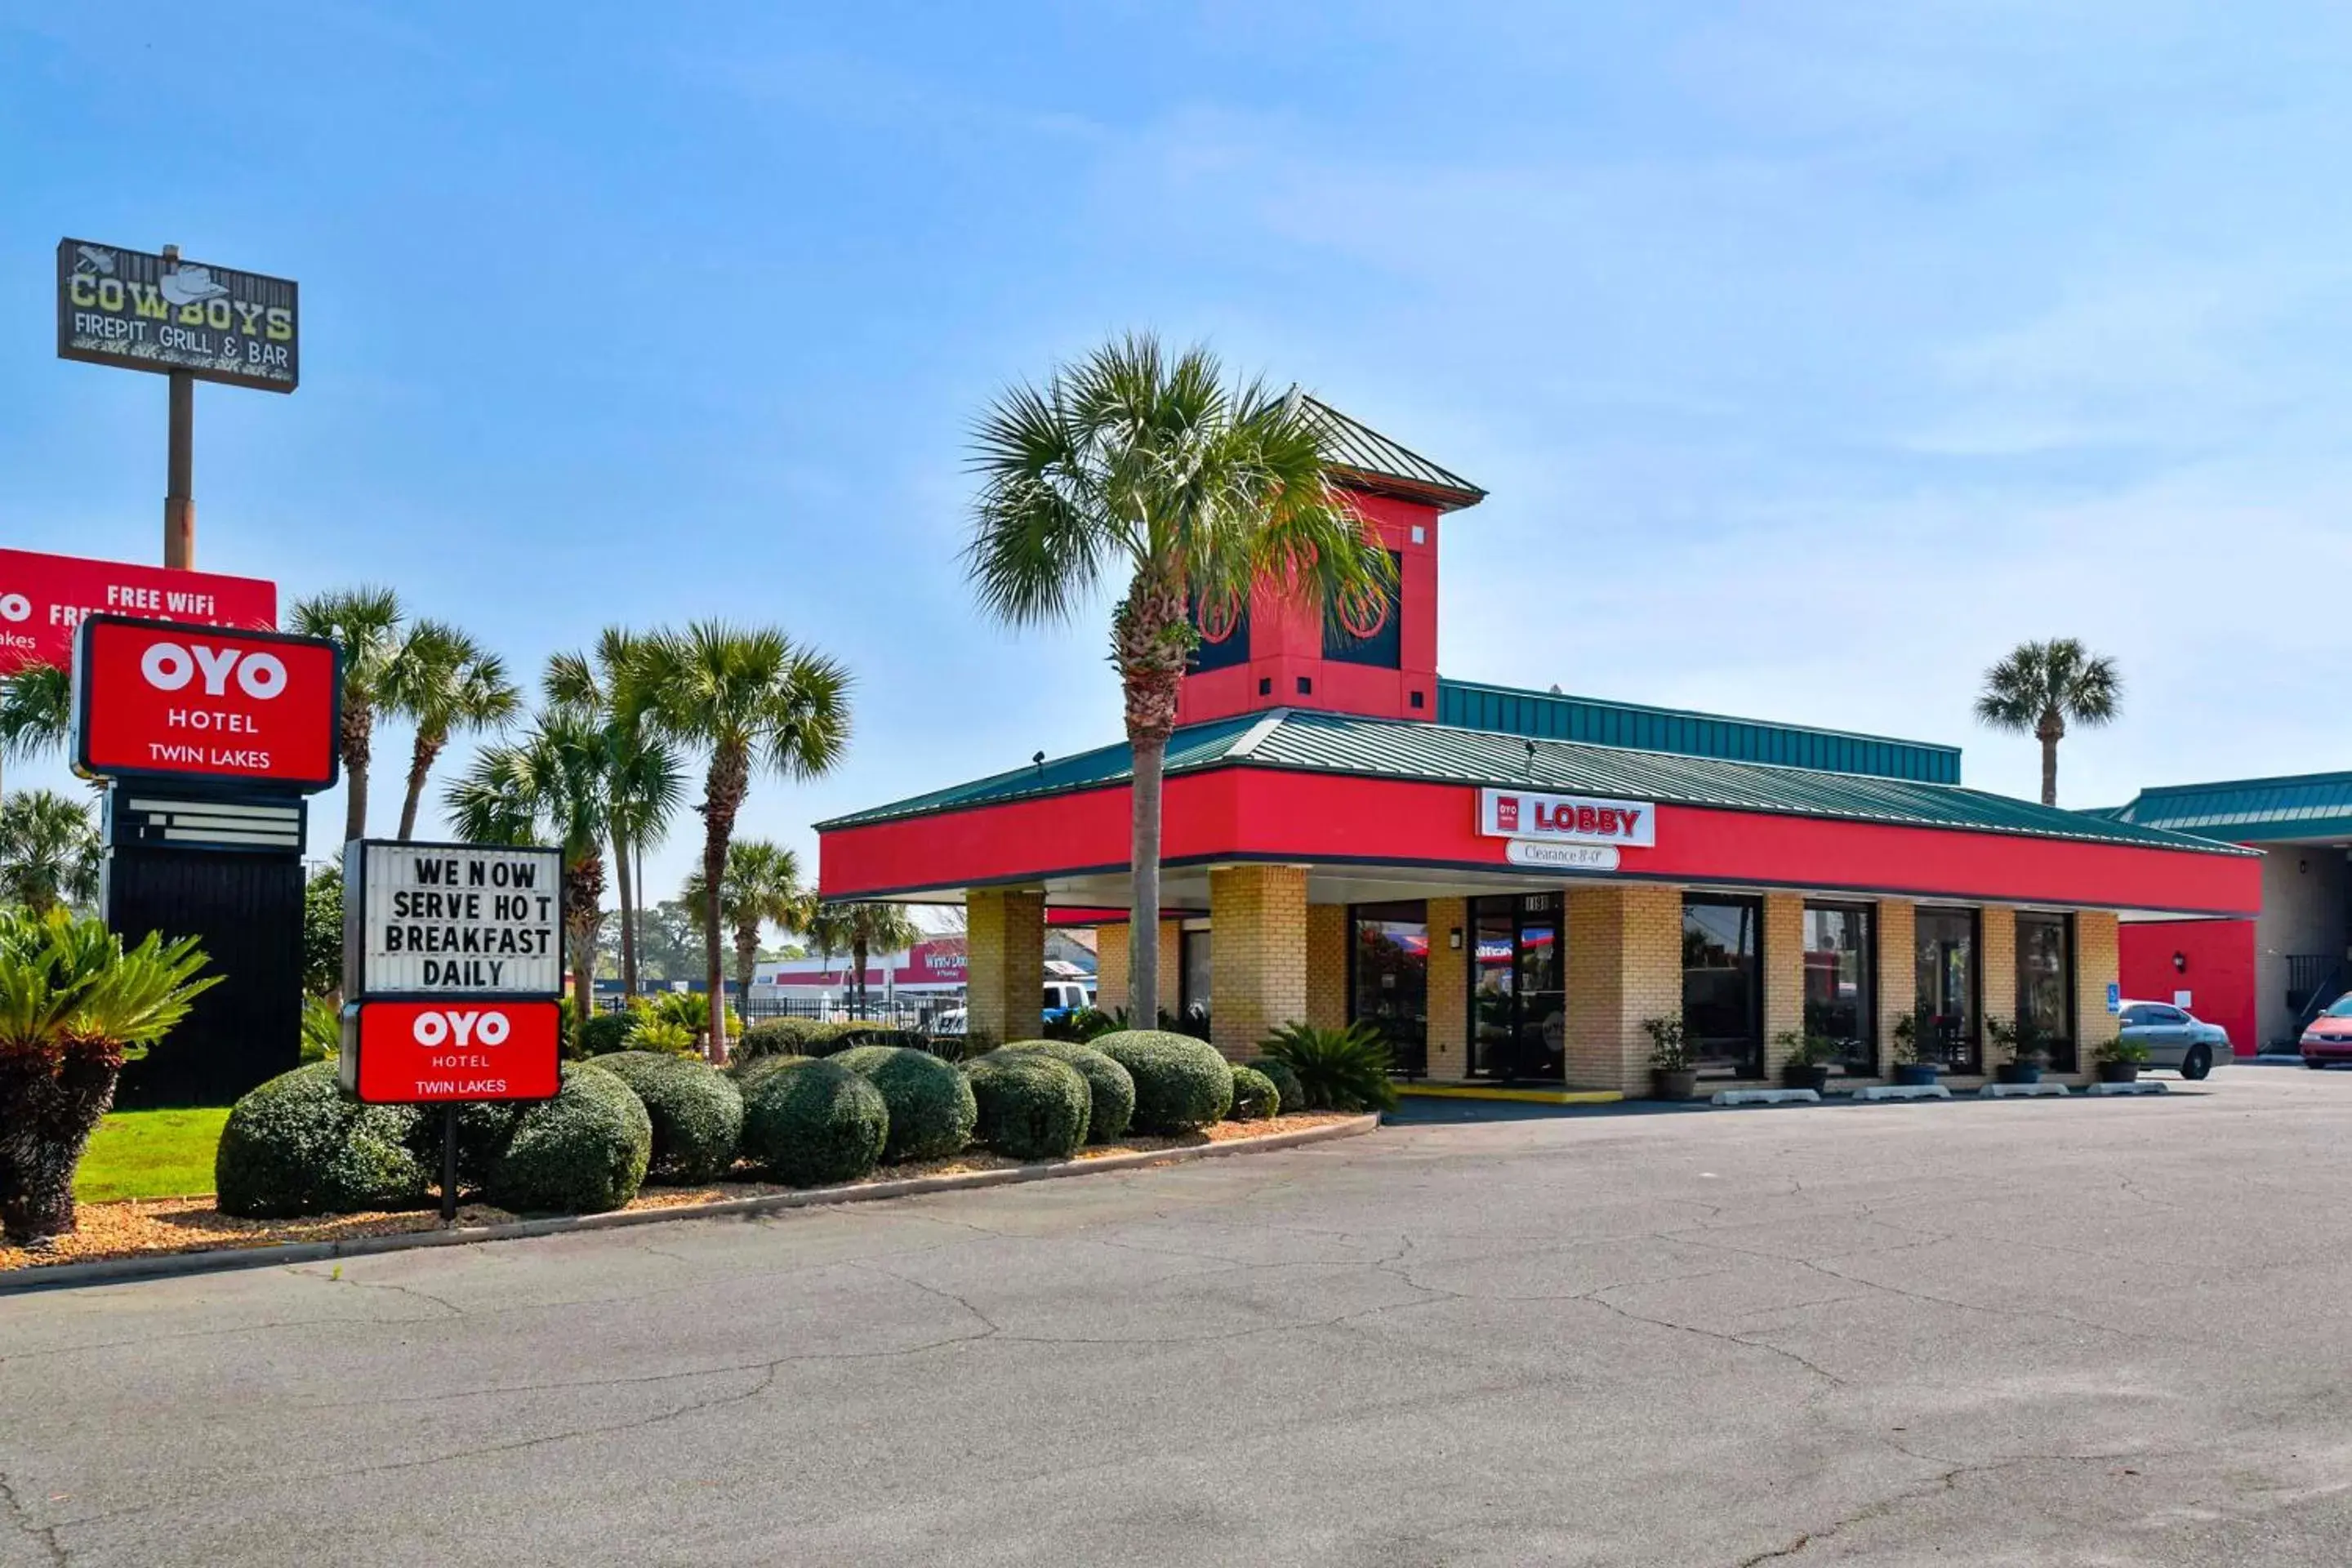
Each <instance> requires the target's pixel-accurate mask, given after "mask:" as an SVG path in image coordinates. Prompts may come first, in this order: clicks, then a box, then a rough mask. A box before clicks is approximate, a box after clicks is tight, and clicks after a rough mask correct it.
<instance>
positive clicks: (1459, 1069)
mask: <svg viewBox="0 0 2352 1568" xmlns="http://www.w3.org/2000/svg"><path fill="white" fill-rule="evenodd" d="M1456 931H1459V932H1461V933H1462V945H1461V946H1460V947H1456V946H1454V932H1456ZM1471 940H1472V939H1471V933H1470V901H1469V900H1467V899H1432V900H1429V1076H1430V1077H1431V1078H1433V1079H1436V1080H1437V1081H1439V1082H1441V1083H1443V1082H1445V1081H1447V1080H1450V1079H1461V1078H1466V1077H1467V1076H1469V1072H1470V943H1471Z"/></svg>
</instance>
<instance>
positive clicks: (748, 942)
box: [684, 838, 816, 1018]
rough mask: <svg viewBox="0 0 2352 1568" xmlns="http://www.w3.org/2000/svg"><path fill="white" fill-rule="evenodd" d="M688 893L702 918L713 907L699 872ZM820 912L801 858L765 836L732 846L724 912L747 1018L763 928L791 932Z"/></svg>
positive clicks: (721, 898) (802, 928) (723, 894)
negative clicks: (803, 878)
mask: <svg viewBox="0 0 2352 1568" xmlns="http://www.w3.org/2000/svg"><path fill="white" fill-rule="evenodd" d="M684 897H685V899H686V902H687V904H688V907H690V908H691V909H693V910H695V911H696V912H697V914H698V916H699V914H700V913H701V911H703V910H707V909H709V905H710V900H709V891H708V889H705V888H704V887H703V885H702V873H701V872H700V871H697V872H695V873H694V874H693V875H692V876H690V877H688V878H687V879H686V887H685V889H684ZM815 910H816V896H815V895H814V893H812V892H810V891H809V889H807V888H806V887H804V886H803V885H802V882H801V861H800V857H799V856H797V855H795V854H793V852H792V851H791V850H789V849H787V848H785V847H783V846H782V845H781V844H773V843H771V842H770V841H768V840H767V839H765V838H739V839H737V840H736V841H735V842H734V843H732V844H730V845H729V846H728V847H727V875H726V878H725V879H723V880H722V881H721V882H720V883H719V917H720V918H721V919H722V920H724V921H726V922H727V926H728V929H729V930H730V931H731V932H733V934H734V938H735V987H736V995H737V996H738V998H740V1005H741V1006H742V1007H743V1008H744V1009H745V1013H744V1016H746V1017H747V1018H748V1017H749V1016H750V1011H749V1009H750V1005H751V977H752V975H753V974H754V973H757V972H758V970H759V966H760V931H761V927H763V926H766V925H770V924H774V925H777V926H781V927H782V929H783V930H785V931H806V930H807V929H808V927H809V922H810V920H811V918H812V917H813V916H814V913H815Z"/></svg>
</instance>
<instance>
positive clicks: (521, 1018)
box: [343, 1001, 563, 1105]
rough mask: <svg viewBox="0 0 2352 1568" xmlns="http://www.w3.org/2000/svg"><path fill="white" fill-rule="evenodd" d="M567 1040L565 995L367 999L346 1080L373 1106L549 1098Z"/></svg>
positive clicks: (352, 1039) (351, 1030)
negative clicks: (545, 998) (558, 998)
mask: <svg viewBox="0 0 2352 1568" xmlns="http://www.w3.org/2000/svg"><path fill="white" fill-rule="evenodd" d="M351 1014H356V1015H357V1019H356V1024H355V1026H354V1025H353V1024H352V1021H351V1019H350V1015H351ZM562 1041H563V1005H562V1003H560V1002H480V1001H473V1002H467V1001H447V1002H362V1003H360V1004H358V1005H355V1006H353V1007H352V1008H350V1009H348V1010H347V1014H346V1027H345V1029H344V1034H343V1049H344V1051H345V1053H346V1063H347V1065H346V1066H345V1068H344V1069H343V1070H344V1073H345V1074H346V1079H345V1087H347V1088H349V1089H352V1091H353V1092H354V1093H356V1094H357V1095H358V1096H359V1097H360V1099H361V1100H364V1101H366V1102H367V1103H368V1104H370V1105H425V1104H438V1103H441V1102H444V1101H456V1100H549V1099H552V1098H553V1097H554V1094H555V1091H556V1089H557V1087H558V1083H559V1075H558V1068H557V1066H556V1062H557V1058H559V1057H560V1056H561V1054H562Z"/></svg>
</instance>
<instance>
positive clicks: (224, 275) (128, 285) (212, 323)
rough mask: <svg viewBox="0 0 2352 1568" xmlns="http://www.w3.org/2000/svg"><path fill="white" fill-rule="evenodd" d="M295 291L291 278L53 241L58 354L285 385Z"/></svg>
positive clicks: (295, 377)
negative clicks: (56, 292)
mask: <svg viewBox="0 0 2352 1568" xmlns="http://www.w3.org/2000/svg"><path fill="white" fill-rule="evenodd" d="M299 295H300V290H299V289H298V288H297V287H296V286H295V284H294V283H293V282H292V281H291V280H290V279H284V278H266V277H263V276H262V275H261V274H260V273H257V272H239V271H236V270H235V269H234V268H226V267H215V266H213V265H212V264H210V263H208V262H201V261H188V260H184V259H180V260H174V259H173V258H167V257H163V256H159V255H157V254H155V253H153V252H152V251H145V250H125V249H123V248H122V247H121V246H116V245H97V244H93V243H91V242H90V241H89V240H83V239H61V240H59V241H58V358H59V359H70V360H80V361H82V362H84V363H89V364H110V365H120V366H121V367H123V368H125V369H128V370H152V371H159V372H163V373H165V374H174V373H176V374H184V375H192V376H194V377H195V378H196V379H198V380H199V381H217V382H224V383H226V384H229V385H231V386H252V387H258V388H260V389H261V390H262V391H264V392H291V391H293V390H294V386H295V384H296V382H298V381H299V380H300V379H301V371H302V342H301V329H302V319H301V301H300V298H299Z"/></svg>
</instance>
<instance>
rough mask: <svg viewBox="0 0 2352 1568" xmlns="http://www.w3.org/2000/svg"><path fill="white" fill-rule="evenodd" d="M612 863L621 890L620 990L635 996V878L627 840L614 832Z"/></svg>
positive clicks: (630, 996) (633, 998)
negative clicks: (630, 862)
mask: <svg viewBox="0 0 2352 1568" xmlns="http://www.w3.org/2000/svg"><path fill="white" fill-rule="evenodd" d="M613 865H614V871H615V874H616V879H617V880H618V882H619V884H620V892H621V994H622V995H624V996H626V997H629V998H630V999H631V1000H635V997H636V994H637V923H636V903H635V891H636V879H635V877H633V876H632V875H630V871H629V843H628V840H627V839H625V838H624V837H621V836H620V835H619V834H618V833H615V834H614V835H613Z"/></svg>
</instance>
